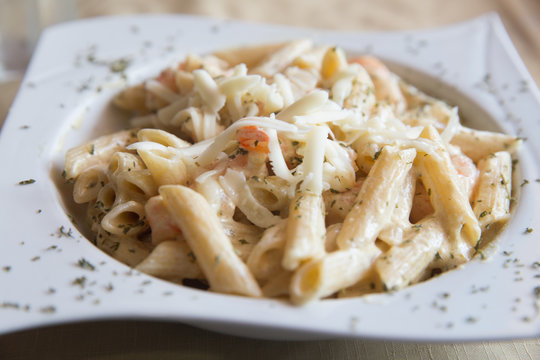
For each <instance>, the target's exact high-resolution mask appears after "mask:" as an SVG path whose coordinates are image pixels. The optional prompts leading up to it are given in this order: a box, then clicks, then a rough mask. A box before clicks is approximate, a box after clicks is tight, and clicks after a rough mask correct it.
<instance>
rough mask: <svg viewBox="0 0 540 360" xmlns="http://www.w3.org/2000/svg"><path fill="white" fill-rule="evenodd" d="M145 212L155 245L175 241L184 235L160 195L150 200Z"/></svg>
mask: <svg viewBox="0 0 540 360" xmlns="http://www.w3.org/2000/svg"><path fill="white" fill-rule="evenodd" d="M144 210H145V212H146V218H147V219H148V223H149V224H150V228H151V229H152V243H153V244H155V245H157V244H159V243H161V242H163V241H167V240H174V239H176V238H177V237H178V236H181V235H182V231H181V230H180V228H179V227H178V226H177V225H176V223H175V222H174V220H173V219H172V217H171V215H170V214H169V211H168V210H167V208H166V207H165V204H164V203H163V199H162V198H161V196H160V195H158V196H154V197H151V198H150V199H148V201H147V202H146V204H145V206H144Z"/></svg>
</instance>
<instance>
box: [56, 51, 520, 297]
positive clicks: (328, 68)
mask: <svg viewBox="0 0 540 360" xmlns="http://www.w3.org/2000/svg"><path fill="white" fill-rule="evenodd" d="M114 104H115V105H116V106H118V107H119V108H122V109H125V110H127V111H130V112H132V113H133V114H134V117H133V119H132V120H131V125H132V127H133V128H132V129H130V130H125V131H121V132H119V133H115V134H111V135H105V136H103V137H100V138H98V139H96V140H93V141H91V142H89V143H87V144H84V145H81V146H78V147H76V148H73V149H71V150H69V151H68V152H67V154H66V164H65V172H64V175H65V178H66V179H67V180H69V181H72V182H74V189H73V197H74V200H75V202H76V203H79V204H83V203H88V210H87V217H88V221H89V224H90V226H91V229H92V231H93V232H94V233H95V244H96V245H97V246H98V247H99V248H101V249H103V250H104V251H106V252H107V253H109V254H111V255H112V256H113V257H115V258H117V259H119V260H120V261H123V262H124V263H126V264H128V265H130V266H132V267H135V268H136V269H137V270H140V271H142V272H145V273H147V274H150V275H154V276H157V277H159V278H162V279H166V280H169V281H173V282H177V283H181V284H182V283H183V284H188V283H193V281H194V279H195V280H197V281H198V283H199V285H201V284H202V285H206V286H207V287H209V288H210V290H212V291H216V292H222V293H230V294H238V295H245V296H251V297H262V296H264V297H287V298H289V299H290V300H291V301H292V303H294V304H304V303H306V302H309V301H312V300H315V299H321V298H327V297H346V296H359V295H363V294H367V293H372V292H381V291H393V290H398V289H401V288H404V287H406V286H408V285H410V284H413V283H416V282H418V281H422V280H425V279H428V278H430V277H432V276H433V275H435V274H438V273H440V272H444V271H446V270H449V269H452V268H455V267H456V266H458V265H460V264H463V263H465V262H467V261H469V260H470V259H471V258H472V257H473V256H474V255H475V254H476V253H477V252H479V251H481V249H482V248H483V247H484V246H485V245H486V244H487V243H488V242H489V241H490V239H491V238H492V234H491V233H492V231H491V229H494V228H497V227H500V225H501V224H504V223H505V222H506V221H507V220H508V219H509V216H510V204H511V195H512V156H513V154H515V152H516V150H517V149H518V147H519V144H520V140H519V139H517V138H515V137H513V136H509V135H504V134H500V133H495V132H487V131H479V130H473V129H470V128H466V127H464V126H462V125H461V124H460V120H459V116H458V112H457V109H456V108H454V107H451V106H449V105H447V104H446V103H444V102H443V101H441V100H438V99H435V98H433V97H430V96H428V95H426V94H424V93H423V92H421V91H419V90H418V89H416V88H414V87H413V86H411V85H410V84H407V83H405V82H404V81H402V80H401V79H400V78H398V77H397V76H396V75H395V74H393V73H392V72H390V71H389V70H388V68H387V67H386V66H385V65H384V64H383V63H382V62H381V61H379V60H378V59H376V58H374V57H371V56H359V57H353V58H347V56H346V54H345V52H344V51H343V50H342V49H340V48H337V47H327V46H314V44H313V43H312V42H311V41H309V40H297V41H291V42H287V43H282V44H271V45H262V46H254V47H242V48H237V49H232V50H226V51H221V52H216V53H214V54H212V55H206V56H202V57H200V56H196V55H188V56H187V57H186V58H185V60H184V61H183V62H181V63H179V64H178V65H175V66H173V67H170V68H167V69H165V70H163V71H162V72H161V74H159V76H157V77H155V78H153V79H149V80H147V81H145V82H144V83H142V84H140V85H137V86H133V87H130V88H127V89H125V90H124V91H122V92H121V93H120V94H119V95H118V96H117V97H116V98H115V99H114Z"/></svg>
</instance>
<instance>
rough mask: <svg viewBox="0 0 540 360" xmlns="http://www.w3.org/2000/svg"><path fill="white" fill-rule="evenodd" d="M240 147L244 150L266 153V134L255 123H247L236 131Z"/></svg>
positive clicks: (267, 140) (267, 138) (267, 139)
mask: <svg viewBox="0 0 540 360" xmlns="http://www.w3.org/2000/svg"><path fill="white" fill-rule="evenodd" d="M236 139H237V140H238V142H239V144H240V147H241V148H242V149H244V150H246V151H255V152H259V153H263V154H268V153H269V152H270V150H269V149H268V142H269V141H270V138H269V137H268V135H267V134H266V133H265V132H264V131H263V130H261V129H259V128H258V127H257V126H255V125H248V126H244V127H241V128H240V129H238V132H237V133H236Z"/></svg>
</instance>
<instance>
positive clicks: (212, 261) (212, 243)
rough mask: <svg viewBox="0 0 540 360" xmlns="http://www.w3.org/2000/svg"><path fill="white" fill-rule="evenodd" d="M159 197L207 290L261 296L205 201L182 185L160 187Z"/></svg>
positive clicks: (251, 276) (246, 268)
mask: <svg viewBox="0 0 540 360" xmlns="http://www.w3.org/2000/svg"><path fill="white" fill-rule="evenodd" d="M159 193H160V195H161V196H162V197H163V201H164V203H165V206H166V207H167V209H169V211H170V212H171V215H172V217H173V219H174V221H175V222H176V224H177V225H178V226H179V227H180V229H181V230H182V233H183V234H184V237H185V239H186V241H187V243H188V245H189V247H190V248H191V249H192V250H193V253H194V254H195V257H196V258H197V263H198V264H199V266H200V267H201V270H202V272H203V273H204V275H205V276H206V279H207V280H208V283H209V284H210V288H211V289H212V290H214V291H217V292H222V293H232V294H240V295H246V296H254V297H260V296H262V292H261V289H260V288H259V285H258V284H257V282H256V281H255V279H254V278H253V275H252V274H251V272H250V271H249V269H248V267H247V266H246V264H244V263H243V262H242V260H240V258H239V257H238V255H236V253H235V252H234V249H233V247H232V245H231V242H230V240H229V239H228V238H227V236H226V235H225V233H224V232H223V228H222V227H221V224H220V222H219V219H218V217H217V215H216V214H215V212H214V211H213V210H212V208H211V207H210V205H208V202H207V201H206V199H205V198H204V197H203V196H202V195H200V194H198V193H197V192H195V191H193V190H191V189H189V188H187V187H184V186H181V185H165V186H162V187H161V188H160V189H159Z"/></svg>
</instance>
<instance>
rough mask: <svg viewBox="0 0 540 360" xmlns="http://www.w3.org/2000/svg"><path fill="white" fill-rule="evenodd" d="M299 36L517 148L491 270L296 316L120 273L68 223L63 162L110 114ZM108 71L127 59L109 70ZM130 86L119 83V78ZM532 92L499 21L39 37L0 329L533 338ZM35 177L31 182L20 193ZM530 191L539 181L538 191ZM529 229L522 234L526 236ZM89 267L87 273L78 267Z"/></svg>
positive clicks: (4, 220) (67, 30)
mask: <svg viewBox="0 0 540 360" xmlns="http://www.w3.org/2000/svg"><path fill="white" fill-rule="evenodd" d="M300 37H310V38H312V39H314V41H315V42H316V43H320V44H334V45H338V46H341V47H342V48H344V49H345V50H346V51H348V52H353V53H365V52H369V53H372V54H375V55H376V56H379V57H381V58H383V59H384V60H385V61H387V62H389V63H390V64H391V65H392V66H391V67H392V69H393V70H394V71H396V72H397V73H398V74H400V75H401V76H402V77H404V78H405V79H406V80H408V81H410V82H412V83H413V84H415V85H417V86H418V87H420V88H421V89H424V90H427V91H428V92H430V93H431V94H434V95H435V96H437V97H440V98H442V99H446V100H447V101H448V102H450V103H453V104H456V105H458V106H459V107H460V111H461V112H462V114H463V115H464V116H465V118H466V119H467V120H468V121H469V122H470V125H472V126H474V127H478V128H488V129H499V130H502V131H504V132H508V133H512V134H517V135H520V136H524V137H526V138H527V139H528V140H527V141H525V143H524V146H523V148H522V150H521V153H520V156H519V163H518V164H517V171H518V176H517V177H518V181H519V183H521V182H523V180H524V179H526V180H528V181H529V183H528V184H526V185H524V186H522V187H518V190H519V191H518V192H519V194H517V197H518V200H517V206H516V207H515V211H514V214H513V218H512V219H511V221H510V223H509V225H508V226H507V227H506V229H505V230H504V232H503V233H502V235H501V236H500V238H499V239H498V240H497V245H498V248H497V250H495V251H494V253H493V254H492V256H491V257H490V258H489V260H486V261H482V260H480V259H475V260H473V261H472V262H471V263H469V264H467V265H466V266H464V267H463V268H460V269H458V270H454V271H451V272H449V273H446V274H444V275H443V276H440V277H437V278H436V279H433V280H430V281H427V282H424V283H421V284H418V285H414V286H411V287H409V288H407V289H405V290H402V291H399V292H394V293H387V294H378V295H372V296H369V297H364V298H353V299H340V300H325V301H320V302H315V303H312V304H309V305H307V306H304V307H295V306H292V305H290V304H288V303H285V302H281V301H276V300H266V299H249V298H243V297H237V296H229V295H222V294H215V293H209V292H204V291H199V290H196V289H191V288H186V287H181V286H177V285H174V284H171V283H168V282H165V281H161V280H158V279H155V278H152V277H149V276H147V275H144V274H139V273H137V272H134V271H130V269H129V268H128V267H126V266H125V265H123V264H121V263H118V262H117V261H115V260H113V259H112V258H110V257H109V256H108V255H106V254H104V253H103V252H101V251H100V250H98V249H97V248H95V247H94V246H93V245H92V244H91V243H90V242H89V241H87V240H86V239H85V238H84V237H83V235H81V233H80V232H79V231H78V230H77V227H76V225H75V224H74V223H72V222H71V221H70V215H68V214H69V213H70V212H71V210H70V208H69V206H68V205H65V203H64V201H63V199H64V198H65V197H69V196H70V194H66V193H65V191H62V189H63V187H62V179H61V176H60V173H61V171H62V168H63V161H64V154H65V151H66V150H67V149H68V148H69V147H72V146H75V145H78V144H80V143H81V142H83V141H85V140H87V139H90V138H92V137H94V136H96V135H99V134H104V133H107V132H110V131H111V130H113V129H116V128H120V127H125V126H127V122H126V121H125V116H123V115H122V114H121V113H120V112H118V111H117V110H115V109H113V108H111V107H110V106H109V100H110V99H111V98H112V96H113V95H114V94H115V93H117V92H118V91H119V90H120V89H121V87H122V86H123V85H124V81H125V80H126V79H127V82H128V83H130V84H134V83H137V82H138V81H141V80H143V79H144V78H146V77H149V76H152V75H155V74H156V73H158V72H159V70H160V69H161V68H163V67H165V66H167V65H168V64H170V63H173V62H174V61H175V60H179V59H181V58H183V57H184V56H185V54H186V53H187V52H191V53H206V52H210V51H212V50H215V49H219V48H224V47H229V46H238V45H244V44H254V43H261V42H275V41H283V40H287V39H296V38H300ZM118 59H124V60H128V61H129V66H128V68H127V69H126V71H125V73H124V72H114V71H113V70H118V69H115V68H114V66H111V64H118V63H117V62H116V63H115V61H116V60H118ZM124 76H125V77H124ZM538 144H540V93H539V91H538V89H537V88H536V86H535V84H534V81H533V80H532V79H531V77H530V75H529V74H528V73H527V71H526V69H525V67H524V65H523V63H522V62H521V60H520V59H519V56H518V54H517V52H516V51H515V49H514V47H513V46H512V44H511V42H510V40H509V38H508V35H507V34H506V32H505V30H504V28H503V26H502V24H501V21H500V20H499V18H498V17H497V16H496V15H494V14H490V15H486V16H483V17H480V18H477V19H475V20H473V21H469V22H466V23H461V24H457V25H454V26H450V27H446V28H439V29H434V30H427V31H410V32H396V33H354V32H334V31H323V30H313V29H300V28H291V27H283V26H271V25H260V24H249V23H240V22H234V21H223V20H214V19H206V18H199V17H191V16H176V15H175V16H163V15H160V16H128V17H110V18H97V19H92V20H84V21H78V22H73V23H68V24H64V25H60V26H56V27H53V28H50V29H48V30H47V31H45V33H44V34H43V36H42V38H41V40H40V43H39V45H38V48H37V50H36V53H35V56H34V58H33V60H32V63H31V66H30V68H29V70H28V73H27V75H26V77H25V80H24V82H23V84H22V87H21V90H20V92H19V94H18V96H17V98H16V100H15V102H14V104H13V107H12V109H11V111H10V113H9V116H8V119H7V121H6V123H5V125H4V127H3V129H2V133H1V138H0V163H1V164H2V170H1V171H2V176H1V178H0V184H1V186H0V194H1V198H2V205H1V206H0V233H1V234H2V235H1V240H0V243H1V247H0V333H6V332H10V331H15V330H19V329H23V328H29V327H34V326H43V325H49V324H54V323H63V322H73V321H83V320H89V319H119V318H138V319H141V318H144V319H160V320H166V321H178V322H183V323H188V324H192V325H195V326H200V327H204V328H208V329H213V330H217V331H221V332H224V333H228V334H237V335H243V336H250V337H260V338H268V339H315V338H322V337H326V338H329V337H362V338H379V339H400V340H414V341H467V340H487V339H508V338H518V337H534V336H538V335H540V318H539V316H538V312H539V308H538V302H539V300H538V299H539V296H540V294H539V290H540V287H539V286H540V241H539V240H540V239H539V235H538V234H539V233H540V215H539V212H537V211H535V210H537V209H536V206H537V203H538V201H540V182H539V181H538V180H536V179H538V178H539V177H540V172H539V171H538V169H539V166H540V147H539V145H538ZM29 179H35V182H34V183H31V184H26V185H19V182H21V181H24V180H29ZM535 180H536V181H535ZM527 228H530V229H533V230H534V231H533V232H526V231H525V230H526V229H527ZM83 258H84V259H86V260H87V261H88V262H89V263H91V264H93V265H94V266H95V269H94V270H92V269H89V268H88V267H81V266H79V265H78V262H79V260H80V259H83Z"/></svg>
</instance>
